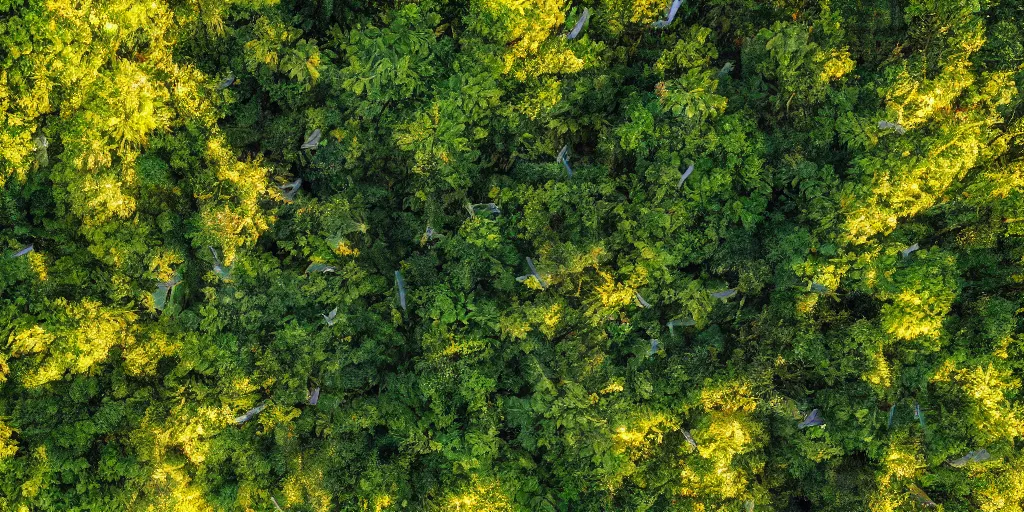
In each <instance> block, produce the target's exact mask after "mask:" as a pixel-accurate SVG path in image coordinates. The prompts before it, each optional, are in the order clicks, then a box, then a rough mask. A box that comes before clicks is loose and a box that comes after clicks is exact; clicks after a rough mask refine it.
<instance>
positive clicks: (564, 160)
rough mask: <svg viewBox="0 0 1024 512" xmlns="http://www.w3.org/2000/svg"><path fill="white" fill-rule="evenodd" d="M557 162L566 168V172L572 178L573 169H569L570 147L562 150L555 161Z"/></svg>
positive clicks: (567, 146)
mask: <svg viewBox="0 0 1024 512" xmlns="http://www.w3.org/2000/svg"><path fill="white" fill-rule="evenodd" d="M555 161H556V162H558V163H560V164H562V165H564V166H565V172H566V173H568V174H569V177H570V178H571V177H572V167H569V145H568V144H566V145H565V146H562V150H561V151H559V152H558V157H557V158H556V159H555Z"/></svg>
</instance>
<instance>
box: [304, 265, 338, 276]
mask: <svg viewBox="0 0 1024 512" xmlns="http://www.w3.org/2000/svg"><path fill="white" fill-rule="evenodd" d="M335 270H337V269H335V268H334V267H332V266H330V265H328V264H326V263H310V264H309V266H308V267H306V273H307V274H310V273H316V272H320V273H323V274H326V273H328V272H334V271H335Z"/></svg>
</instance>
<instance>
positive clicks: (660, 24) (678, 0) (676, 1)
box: [653, 0, 683, 28]
mask: <svg viewBox="0 0 1024 512" xmlns="http://www.w3.org/2000/svg"><path fill="white" fill-rule="evenodd" d="M680 5H683V0H673V2H672V5H671V6H669V8H668V18H667V19H664V20H658V21H655V22H654V25H653V26H654V28H665V27H667V26H669V25H671V24H672V20H674V19H676V12H677V11H678V10H679V6H680Z"/></svg>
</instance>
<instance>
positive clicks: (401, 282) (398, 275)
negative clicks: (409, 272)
mask: <svg viewBox="0 0 1024 512" xmlns="http://www.w3.org/2000/svg"><path fill="white" fill-rule="evenodd" d="M395 284H397V285H398V304H399V305H401V306H402V311H406V309H405V279H402V272H401V271H399V270H396V271H395Z"/></svg>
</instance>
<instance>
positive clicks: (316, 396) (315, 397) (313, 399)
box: [309, 387, 320, 405]
mask: <svg viewBox="0 0 1024 512" xmlns="http://www.w3.org/2000/svg"><path fill="white" fill-rule="evenodd" d="M319 401H320V388H319V387H315V388H313V391H310V392H309V405H316V403H317V402H319Z"/></svg>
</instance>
